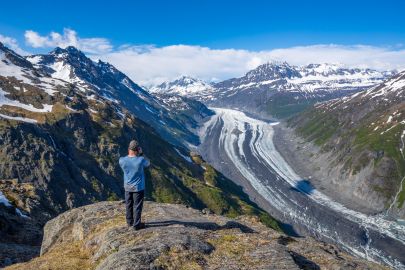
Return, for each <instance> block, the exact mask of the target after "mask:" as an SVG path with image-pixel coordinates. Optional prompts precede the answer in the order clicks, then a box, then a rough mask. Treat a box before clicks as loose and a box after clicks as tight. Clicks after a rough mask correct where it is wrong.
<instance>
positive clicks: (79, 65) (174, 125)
mask: <svg viewBox="0 0 405 270" xmlns="http://www.w3.org/2000/svg"><path fill="white" fill-rule="evenodd" d="M27 59H28V60H29V61H31V63H33V64H34V65H35V67H37V68H38V69H40V70H43V71H44V72H47V73H49V74H50V75H51V76H52V78H58V79H61V80H64V81H67V82H69V83H72V84H75V85H76V86H77V87H78V88H79V89H85V90H88V91H90V92H94V93H97V94H98V95H100V96H103V97H104V98H106V99H108V100H110V101H112V102H114V103H117V104H120V105H121V106H123V107H125V108H126V109H127V110H128V111H130V112H132V113H133V114H134V115H136V116H137V117H138V118H140V119H142V120H143V121H145V122H147V123H149V124H150V125H151V126H152V127H154V128H155V129H156V130H157V131H158V133H159V134H161V135H162V136H163V137H164V138H165V139H167V140H169V141H170V142H172V143H175V144H178V145H182V144H183V142H186V143H192V144H197V143H198V137H197V136H195V135H194V134H193V133H192V132H190V131H189V130H188V129H187V128H185V127H184V126H183V125H182V123H180V122H177V121H176V117H177V115H176V114H175V113H173V112H171V111H169V110H166V109H165V108H164V106H162V104H161V103H160V102H159V100H156V99H155V98H154V97H153V96H152V95H150V94H149V93H148V92H147V91H145V90H144V89H142V88H141V87H139V86H138V85H137V84H135V83H134V82H133V81H132V80H131V79H130V78H128V77H127V76H126V75H125V74H123V73H122V72H120V71H119V70H117V69H116V68H115V67H114V66H112V65H110V64H108V63H105V62H102V61H100V60H99V61H98V62H94V61H92V60H91V59H89V58H88V57H86V56H85V55H84V54H83V53H82V52H80V51H79V50H77V49H76V48H74V47H67V48H66V49H61V48H56V49H55V50H53V51H52V52H50V53H49V54H45V55H33V56H28V57H27ZM183 117H184V116H183ZM190 121H192V119H190Z"/></svg>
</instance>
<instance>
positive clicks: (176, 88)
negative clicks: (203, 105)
mask: <svg viewBox="0 0 405 270" xmlns="http://www.w3.org/2000/svg"><path fill="white" fill-rule="evenodd" d="M149 91H150V92H151V93H154V94H155V93H159V94H176V95H181V96H185V97H201V96H205V95H209V93H210V92H211V91H213V88H212V86H211V85H210V84H209V83H207V82H204V81H203V80H200V79H196V78H192V77H189V76H182V77H180V78H177V79H175V80H173V81H168V82H163V83H162V84H159V85H156V86H152V87H151V88H150V89H149Z"/></svg>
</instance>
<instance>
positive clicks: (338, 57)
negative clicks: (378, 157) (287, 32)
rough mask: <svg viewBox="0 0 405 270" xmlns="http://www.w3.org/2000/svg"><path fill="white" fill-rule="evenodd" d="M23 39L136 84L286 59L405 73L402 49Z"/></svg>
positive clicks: (224, 74)
mask: <svg viewBox="0 0 405 270" xmlns="http://www.w3.org/2000/svg"><path fill="white" fill-rule="evenodd" d="M1 40H3V42H4V43H6V44H8V45H9V46H10V47H11V48H13V46H14V48H18V49H19V47H18V44H17V42H16V41H15V39H10V38H7V37H4V36H1V35H0V41H1ZM4 40H5V41H4ZM25 41H26V44H27V45H29V46H31V47H33V48H53V47H56V46H59V47H67V46H70V45H71V46H75V47H77V48H78V49H80V50H82V51H83V52H85V53H87V54H88V55H89V56H90V57H91V58H92V59H95V60H96V59H101V60H103V61H107V62H110V63H111V64H113V65H115V66H116V67H117V68H118V69H120V70H122V71H123V72H124V73H126V74H127V75H128V76H129V77H131V79H133V80H134V81H135V82H137V83H139V84H141V85H146V86H149V85H152V84H157V83H161V82H162V81H164V80H172V79H175V78H176V77H179V76H181V75H189V76H193V77H197V78H201V79H204V80H206V81H218V80H224V79H228V78H232V77H238V76H242V75H243V74H244V73H246V72H247V71H249V70H251V69H253V68H255V67H257V66H258V65H260V64H263V63H266V62H271V61H286V62H288V63H290V64H292V65H306V64H310V63H326V62H327V63H340V64H343V65H346V66H349V67H362V68H373V69H378V70H391V69H398V70H402V69H405V48H404V47H403V46H399V47H378V46H366V45H351V46H348V45H337V44H319V45H310V46H296V47H290V48H280V49H271V50H263V51H250V50H241V49H212V48H208V47H202V46H190V45H171V46H164V47H157V46H154V45H141V46H134V45H123V46H118V47H117V46H113V45H112V43H111V42H110V41H109V40H108V39H106V38H97V37H96V38H95V37H90V38H82V37H79V36H78V34H77V32H76V31H74V30H72V29H68V28H65V29H64V30H63V33H57V32H51V33H49V34H47V35H40V34H39V33H37V32H35V31H32V30H28V31H26V32H25ZM270 45H271V44H269V46H270Z"/></svg>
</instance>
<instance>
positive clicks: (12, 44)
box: [0, 34, 28, 55]
mask: <svg viewBox="0 0 405 270" xmlns="http://www.w3.org/2000/svg"><path fill="white" fill-rule="evenodd" d="M0 42H1V43H3V44H4V45H5V46H7V47H9V48H10V49H12V50H13V51H15V52H16V53H18V54H22V55H26V54H28V52H26V51H24V50H23V49H21V48H20V46H19V45H18V42H17V40H16V39H15V38H12V37H7V36H3V35H2V34H0Z"/></svg>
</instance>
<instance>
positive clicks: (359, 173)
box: [289, 71, 405, 218]
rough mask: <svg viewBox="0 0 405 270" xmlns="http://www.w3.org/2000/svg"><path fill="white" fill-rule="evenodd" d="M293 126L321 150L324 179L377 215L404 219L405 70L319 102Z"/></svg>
mask: <svg viewBox="0 0 405 270" xmlns="http://www.w3.org/2000/svg"><path fill="white" fill-rule="evenodd" d="M289 125H290V126H291V127H293V128H295V130H296V131H297V132H298V134H300V135H301V136H302V137H303V138H305V139H306V140H307V141H312V142H313V143H314V144H315V145H317V146H318V147H319V149H320V152H319V153H314V154H313V156H314V159H312V160H311V162H310V163H311V164H312V165H313V166H318V167H319V168H320V169H318V171H319V173H321V172H325V174H324V175H326V174H327V175H328V176H327V177H324V179H321V180H322V181H328V182H332V183H331V184H332V185H334V186H335V187H336V188H339V189H342V191H343V192H344V193H346V194H349V196H352V197H353V198H357V199H359V200H360V201H362V202H363V203H366V204H367V205H369V206H370V207H373V208H374V209H375V210H376V211H384V212H385V211H387V210H388V213H390V214H392V215H395V216H400V217H402V218H403V217H405V208H404V207H403V204H404V200H405V188H404V185H405V181H404V177H405V156H404V150H405V146H404V145H405V144H404V143H405V71H404V72H401V73H399V74H397V75H396V76H394V77H392V78H391V79H389V80H387V81H385V82H384V83H382V84H380V85H378V86H375V87H373V88H370V89H369V90H367V91H363V92H360V93H357V94H354V95H352V96H350V97H344V98H341V99H335V100H332V101H329V102H325V103H320V104H318V105H316V106H315V107H314V108H313V109H311V110H309V111H307V112H305V113H303V114H302V115H299V116H297V117H294V118H292V119H291V120H290V121H289ZM307 149H308V148H307ZM314 173H315V174H317V173H316V172H315V171H314ZM320 177H321V176H320Z"/></svg>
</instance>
